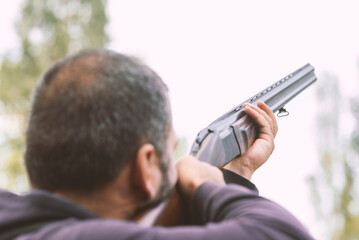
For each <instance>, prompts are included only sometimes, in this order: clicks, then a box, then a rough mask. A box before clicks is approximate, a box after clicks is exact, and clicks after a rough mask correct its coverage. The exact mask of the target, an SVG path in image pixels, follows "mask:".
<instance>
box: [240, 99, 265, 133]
mask: <svg viewBox="0 0 359 240" xmlns="http://www.w3.org/2000/svg"><path fill="white" fill-rule="evenodd" d="M244 111H245V113H246V114H247V115H248V116H249V117H250V118H251V119H253V120H254V122H255V123H256V124H257V125H258V127H260V128H269V129H270V124H269V123H268V120H267V119H266V118H265V117H264V116H263V115H262V114H260V113H259V111H258V110H257V109H255V107H254V106H252V105H247V106H245V107H244Z"/></svg>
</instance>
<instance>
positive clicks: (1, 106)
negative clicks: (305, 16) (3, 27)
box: [0, 0, 108, 191]
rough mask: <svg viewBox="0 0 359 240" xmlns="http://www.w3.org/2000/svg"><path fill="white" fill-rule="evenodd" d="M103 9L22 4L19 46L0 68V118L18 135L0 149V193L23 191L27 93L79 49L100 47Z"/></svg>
mask: <svg viewBox="0 0 359 240" xmlns="http://www.w3.org/2000/svg"><path fill="white" fill-rule="evenodd" d="M106 4H107V1H106V0H25V1H24V2H23V7H22V10H21V16H20V18H19V20H18V21H17V23H16V26H15V28H16V32H17V35H18V37H19V40H20V42H21V46H20V47H19V49H17V51H16V52H15V53H11V54H6V55H5V56H2V59H1V66H0V116H1V115H4V114H6V115H7V116H11V119H12V121H11V122H10V123H9V125H15V127H14V129H19V131H17V132H15V133H13V134H11V135H8V136H7V137H6V139H5V141H4V144H2V145H1V150H2V152H3V155H4V156H5V155H6V156H8V157H6V158H5V159H1V161H2V162H0V163H1V164H0V167H1V168H2V170H3V172H5V173H6V175H5V179H2V182H0V188H9V189H12V190H17V191H23V190H25V189H26V188H27V187H28V185H27V181H26V177H25V174H24V167H23V163H22V159H23V157H22V156H23V151H24V137H23V130H24V125H25V122H26V116H27V113H28V111H29V108H30V95H31V91H32V88H33V87H34V85H35V83H36V81H37V79H38V78H39V76H40V74H41V73H42V72H43V71H44V70H45V69H46V68H48V67H49V66H50V64H52V63H53V62H54V61H55V60H57V59H59V58H62V57H64V56H66V55H68V54H70V53H72V52H74V51H78V50H80V49H83V48H92V47H104V46H105V45H106V43H107V42H108V36H107V33H106V30H105V27H106V24H107V22H108V18H107V16H106V11H105V9H106ZM4 152H5V154H4ZM2 178H4V177H2ZM4 180H5V181H4Z"/></svg>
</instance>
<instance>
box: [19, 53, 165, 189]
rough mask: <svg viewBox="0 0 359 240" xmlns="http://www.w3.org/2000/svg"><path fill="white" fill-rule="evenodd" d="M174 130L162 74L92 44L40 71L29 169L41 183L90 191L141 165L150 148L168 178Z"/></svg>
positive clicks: (42, 186)
mask: <svg viewBox="0 0 359 240" xmlns="http://www.w3.org/2000/svg"><path fill="white" fill-rule="evenodd" d="M170 134H172V123H171V113H170V106H169V101H168V96H167V87H166V86H165V84H164V83H163V82H162V80H161V79H160V78H159V76H158V75H157V74H156V73H154V72H153V71H152V70H150V69H149V68H148V67H146V66H144V65H143V64H141V63H139V62H137V61H135V60H134V59H132V58H129V57H127V56H124V55H121V54H118V53H114V52H112V51H108V50H103V49H101V50H87V51H83V52H80V53H78V54H75V55H72V56H70V57H67V58H65V59H62V60H60V61H59V62H57V63H56V64H55V65H54V66H52V67H51V68H50V69H48V70H47V71H46V72H45V74H44V75H43V76H42V77H41V79H40V81H39V83H38V85H37V87H36V89H35V92H34V99H33V105H32V110H31V114H30V118H29V122H28V128H27V132H26V152H25V162H26V167H27V171H28V174H29V178H30V181H31V184H32V185H33V186H34V187H35V188H39V189H45V190H48V191H72V192H82V193H88V192H93V191H96V190H98V189H101V188H102V187H104V186H106V185H108V184H109V183H111V182H112V181H114V180H115V179H116V178H117V177H118V175H119V174H120V172H121V171H122V170H123V169H124V167H125V166H129V165H131V164H132V166H133V167H136V164H137V163H136V159H137V158H138V157H139V154H140V153H141V152H140V150H143V147H147V148H146V149H147V150H151V151H152V152H153V153H154V154H155V156H156V157H158V159H159V161H158V166H159V169H160V172H161V173H162V175H163V176H162V178H164V179H162V181H163V182H166V179H167V176H166V174H167V171H168V164H170V163H169V162H170V161H171V150H170V149H168V139H169V135H170ZM151 147H152V148H153V149H150V148H151ZM144 154H145V155H144V156H143V157H151V156H149V154H148V152H146V151H145V152H144ZM146 154H147V155H146ZM124 184H127V183H124ZM162 185H164V184H162ZM161 188H162V189H163V188H166V187H164V186H162V187H161ZM163 191H168V190H163ZM157 194H159V193H157Z"/></svg>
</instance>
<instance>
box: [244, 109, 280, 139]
mask: <svg viewBox="0 0 359 240" xmlns="http://www.w3.org/2000/svg"><path fill="white" fill-rule="evenodd" d="M246 106H248V107H251V108H252V109H254V110H255V111H257V112H258V113H259V114H260V115H262V116H263V117H264V118H265V120H266V121H267V122H268V124H269V126H270V128H271V129H272V132H273V134H275V132H276V130H275V127H274V124H273V119H272V118H271V117H270V116H268V114H267V113H266V112H265V111H263V110H262V109H260V108H259V107H257V106H254V105H249V104H248V105H246Z"/></svg>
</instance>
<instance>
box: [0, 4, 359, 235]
mask: <svg viewBox="0 0 359 240" xmlns="http://www.w3.org/2000/svg"><path fill="white" fill-rule="evenodd" d="M18 6H19V0H13V1H7V2H6V4H3V5H2V8H1V9H0V30H1V32H2V34H1V35H2V37H1V40H0V53H4V52H5V51H7V50H10V49H11V48H13V47H15V46H16V44H18V43H17V42H16V38H15V35H14V32H13V29H12V25H13V23H12V22H13V21H14V18H15V16H16V15H17V14H18V10H19V9H18ZM358 9H359V4H358V2H357V1H324V0H320V1H309V0H302V1H285V0H282V1H279V0H275V1H264V0H262V1H235V0H233V1H229V0H222V1H219V0H217V1H210V0H201V1H199V0H196V1H194V0H191V1H190V0H181V1H168V0H162V1H159V0H157V1H155V0H152V1H146V0H143V1H138V0H131V1H115V0H112V1H109V8H108V13H109V16H110V25H109V26H108V32H109V34H110V36H111V40H112V41H111V43H110V45H109V48H111V49H113V50H116V51H119V52H122V53H127V54H131V55H136V56H138V57H140V58H142V59H143V60H144V61H145V62H146V63H147V64H148V65H149V66H150V67H152V68H153V69H154V70H155V71H156V72H157V73H158V74H159V75H160V76H161V77H162V78H163V80H164V81H165V82H166V83H167V84H168V86H169V88H170V97H171V101H172V109H173V117H174V125H175V130H176V132H177V134H178V135H179V136H180V137H186V138H187V139H188V141H189V144H191V142H192V141H193V140H194V138H195V136H196V134H197V133H198V132H199V131H200V130H201V129H203V128H204V127H206V126H207V125H208V124H209V123H211V122H212V121H213V120H215V118H217V117H218V116H220V115H221V114H223V113H225V112H226V111H228V110H229V109H231V108H232V107H234V106H236V105H238V104H240V103H241V102H242V101H244V100H245V99H247V98H249V97H251V96H252V95H254V94H255V93H257V92H259V91H260V90H262V89H264V88H265V87H267V86H268V85H270V84H272V83H274V82H275V81H277V80H279V79H280V78H282V77H284V76H285V75H287V74H289V73H291V72H292V71H294V70H296V69H297V68H299V67H301V66H303V65H304V64H306V63H311V64H312V65H313V66H314V67H315V69H316V73H317V76H318V77H320V76H321V74H322V73H323V72H328V71H329V72H331V73H333V74H336V75H337V76H338V77H339V78H340V89H341V91H342V92H343V93H344V95H346V96H353V95H355V94H357V93H358V90H359V88H358V79H359V78H358V59H359V46H358V43H359V31H358V27H359V26H358V24H359V14H358ZM318 81H320V78H319V79H318ZM287 110H288V111H289V112H290V115H289V117H287V118H281V119H278V123H279V133H278V135H277V139H276V150H275V152H274V153H273V155H272V156H271V158H270V159H269V161H268V162H267V163H266V164H265V165H264V166H263V167H262V168H261V169H259V170H258V171H257V173H256V174H255V176H254V177H253V179H252V180H253V182H254V183H255V184H256V185H257V187H258V188H259V190H260V193H261V195H263V196H266V197H268V198H270V199H273V200H275V201H277V202H279V203H280V204H282V205H283V206H285V207H286V208H287V209H289V210H290V211H291V212H292V213H293V214H294V215H295V216H296V217H298V218H299V219H300V220H301V221H302V222H303V223H304V225H306V226H307V227H308V229H309V231H310V232H311V233H312V234H314V236H315V237H316V238H318V239H322V237H323V234H324V231H325V228H323V226H322V225H321V224H320V223H319V221H318V220H317V219H316V218H315V214H314V207H313V206H312V203H311V201H310V195H309V189H308V185H307V183H306V178H307V176H308V175H309V174H311V173H313V172H315V169H316V168H317V167H318V157H317V153H316V151H315V148H316V146H315V144H316V136H315V132H316V129H315V116H316V115H315V113H316V111H319V110H320V108H319V107H318V106H317V104H316V101H315V87H311V88H310V89H308V90H306V91H305V92H303V93H302V94H301V95H300V96H298V97H297V98H295V99H294V100H293V101H292V102H291V103H290V104H288V106H287ZM351 124H352V121H349V122H348V124H347V125H348V126H349V127H348V129H349V130H350V125H351ZM0 130H1V129H0ZM349 130H348V131H349Z"/></svg>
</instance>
